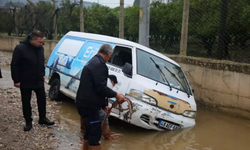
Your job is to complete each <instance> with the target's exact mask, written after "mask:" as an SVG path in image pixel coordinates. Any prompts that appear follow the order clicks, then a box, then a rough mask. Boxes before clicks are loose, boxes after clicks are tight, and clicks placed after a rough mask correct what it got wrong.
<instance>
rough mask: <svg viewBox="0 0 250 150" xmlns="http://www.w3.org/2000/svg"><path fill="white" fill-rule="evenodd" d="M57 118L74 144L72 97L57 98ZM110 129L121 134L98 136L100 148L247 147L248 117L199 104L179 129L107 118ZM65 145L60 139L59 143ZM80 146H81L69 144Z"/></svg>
mask: <svg viewBox="0 0 250 150" xmlns="http://www.w3.org/2000/svg"><path fill="white" fill-rule="evenodd" d="M2 72H3V74H4V76H5V80H2V81H1V83H0V85H1V86H2V87H6V88H7V87H8V86H10V85H12V82H11V80H10V73H9V70H8V69H5V68H3V70H2ZM57 105H58V106H59V110H57V113H58V114H57V115H56V116H57V117H56V120H57V121H58V123H60V124H61V125H62V126H63V127H64V128H66V129H67V130H68V131H69V132H70V134H69V135H70V136H67V135H65V136H64V135H63V136H62V138H64V140H62V141H67V142H68V141H70V143H72V144H74V145H77V144H79V139H80V136H81V134H80V123H79V119H80V118H79V115H78V113H77V109H76V106H75V104H74V102H73V100H71V99H69V98H65V99H63V100H62V101H61V102H58V103H57ZM110 127H111V133H118V134H121V135H120V136H119V138H118V139H117V140H114V141H106V140H103V139H102V140H101V142H102V147H103V148H102V149H103V150H249V149H250V121H249V120H245V119H241V118H237V117H233V116H228V115H225V114H222V113H218V112H213V111H210V110H206V109H201V108H198V114H197V118H196V125H195V126H194V127H193V128H187V129H181V130H179V131H165V132H159V131H150V130H145V129H142V128H139V127H135V126H133V125H130V124H127V123H125V122H122V121H120V120H118V119H115V118H110ZM58 149H59V150H64V149H68V148H65V146H64V145H63V142H62V143H61V144H60V146H59V147H58ZM72 149H80V147H77V148H72Z"/></svg>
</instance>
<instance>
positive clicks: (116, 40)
mask: <svg viewBox="0 0 250 150" xmlns="http://www.w3.org/2000/svg"><path fill="white" fill-rule="evenodd" d="M66 35H68V36H73V37H78V38H87V39H93V40H98V41H104V42H110V43H117V44H122V45H128V46H129V45H131V46H134V47H137V48H139V49H142V50H145V51H147V52H149V53H151V54H154V55H156V56H158V57H160V58H162V59H165V60H167V61H169V62H171V63H173V64H175V65H177V66H179V64H177V63H176V62H175V61H173V60H172V59H170V58H168V57H167V56H165V55H163V54H161V53H159V52H157V51H155V50H153V49H151V48H148V47H146V46H143V45H141V44H138V43H135V42H131V41H128V40H125V39H120V38H117V37H111V36H107V35H100V34H93V33H85V32H77V31H69V32H68V33H67V34H66Z"/></svg>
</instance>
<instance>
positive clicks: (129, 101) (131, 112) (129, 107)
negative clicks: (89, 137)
mask: <svg viewBox="0 0 250 150" xmlns="http://www.w3.org/2000/svg"><path fill="white" fill-rule="evenodd" d="M124 102H127V103H128V108H122V106H121V104H122V103H119V101H118V100H116V101H115V102H114V103H113V104H112V106H111V108H110V109H109V110H108V112H107V114H106V116H105V118H104V120H103V122H102V126H103V124H104V123H105V122H106V120H107V118H108V116H109V115H110V113H111V109H113V108H115V107H117V105H118V106H119V107H118V110H119V112H123V111H125V110H129V114H130V116H129V117H130V119H131V118H132V114H133V103H132V101H131V100H130V99H129V98H127V97H125V99H124ZM124 102H123V103H124Z"/></svg>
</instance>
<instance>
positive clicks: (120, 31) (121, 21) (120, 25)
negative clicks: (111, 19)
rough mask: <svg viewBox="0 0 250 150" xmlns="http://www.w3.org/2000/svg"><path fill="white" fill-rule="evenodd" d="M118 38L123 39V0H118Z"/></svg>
mask: <svg viewBox="0 0 250 150" xmlns="http://www.w3.org/2000/svg"><path fill="white" fill-rule="evenodd" d="M119 38H122V39H123V38H124V0H120V19H119Z"/></svg>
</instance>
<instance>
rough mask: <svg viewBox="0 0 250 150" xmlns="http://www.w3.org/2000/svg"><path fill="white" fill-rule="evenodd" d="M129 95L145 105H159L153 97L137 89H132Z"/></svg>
mask: <svg viewBox="0 0 250 150" xmlns="http://www.w3.org/2000/svg"><path fill="white" fill-rule="evenodd" d="M129 94H130V95H131V96H133V97H135V98H136V99H139V100H141V101H143V102H145V103H148V104H151V105H154V106H156V105H157V101H156V100H155V99H154V98H153V97H151V96H148V95H146V94H144V93H143V92H141V91H139V90H135V89H131V90H130V92H129Z"/></svg>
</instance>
